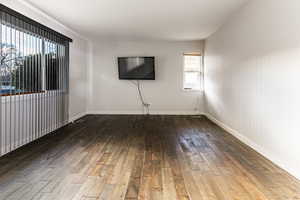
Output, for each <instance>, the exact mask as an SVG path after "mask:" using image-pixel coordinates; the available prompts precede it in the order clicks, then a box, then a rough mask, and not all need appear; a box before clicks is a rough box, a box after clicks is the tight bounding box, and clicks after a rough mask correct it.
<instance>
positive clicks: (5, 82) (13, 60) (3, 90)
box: [0, 4, 72, 96]
mask: <svg viewBox="0 0 300 200" xmlns="http://www.w3.org/2000/svg"><path fill="white" fill-rule="evenodd" d="M0 9H1V12H0V13H1V15H0V19H1V21H0V34H1V36H0V40H1V43H0V45H1V46H0V62H1V63H0V64H1V66H0V94H1V95H2V96H10V95H20V94H28V93H40V92H46V91H55V90H61V89H66V86H67V81H68V77H67V70H68V47H69V42H70V41H72V40H71V39H69V38H67V37H65V36H63V35H61V34H60V33H57V32H55V31H53V30H52V29H49V28H47V27H45V26H43V25H41V24H39V23H38V22H35V21H33V20H31V19H29V18H27V17H25V16H23V15H21V14H19V13H17V12H15V11H13V10H11V9H9V8H7V7H5V6H4V5H2V4H1V5H0Z"/></svg>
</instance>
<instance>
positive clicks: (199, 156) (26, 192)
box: [0, 116, 300, 200]
mask: <svg viewBox="0 0 300 200" xmlns="http://www.w3.org/2000/svg"><path fill="white" fill-rule="evenodd" d="M0 199H1V200H2V199H5V200H12V199H21V200H29V199H33V200H37V199H43V200H55V199H63V200H67V199H73V200H96V199H103V200H119V199H125V200H137V199H140V200H146V199H147V200H148V199H149V200H150V199H151V200H156V199H157V200H176V199H178V200H188V199H190V200H202V199H203V200H215V199H218V200H292V199H294V200H295V199H300V182H299V181H297V180H296V179H295V178H293V177H291V176H290V175H288V174H287V173H286V172H284V171H283V170H281V169H280V168H278V167H277V166H275V165H274V164H272V163H271V162H270V161H268V160H266V159H265V158H263V157H262V156H260V155H259V154H257V153H256V152H254V151H253V150H252V149H250V148H249V147H247V146H245V145H244V144H242V143H241V142H239V141H238V140H237V139H235V138H234V137H232V136H231V135H230V134H228V133H226V132H225V131H223V130H222V129H221V128H219V127H217V126H216V125H215V124H213V123H212V122H210V121H209V120H208V119H206V118H205V117H183V116H87V117H84V118H83V119H81V120H79V121H78V122H77V123H76V124H72V125H69V126H67V127H65V128H63V129H61V130H59V131H57V132H56V133H53V134H51V135H49V136H46V137H44V138H41V139H40V140H38V141H36V142H34V143H32V144H29V145H27V146H25V147H23V148H21V149H19V150H17V151H15V152H12V153H11V154H9V155H7V156H4V157H2V158H1V159H0Z"/></svg>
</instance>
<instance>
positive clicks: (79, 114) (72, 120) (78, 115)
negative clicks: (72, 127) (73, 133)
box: [69, 112, 88, 123]
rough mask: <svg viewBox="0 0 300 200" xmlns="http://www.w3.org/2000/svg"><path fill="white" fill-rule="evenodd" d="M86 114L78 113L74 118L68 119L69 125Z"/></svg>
mask: <svg viewBox="0 0 300 200" xmlns="http://www.w3.org/2000/svg"><path fill="white" fill-rule="evenodd" d="M87 114H88V113H87V112H82V113H78V114H76V115H75V116H73V117H70V118H69V123H73V122H74V121H76V120H77V119H79V118H81V117H83V116H85V115H87Z"/></svg>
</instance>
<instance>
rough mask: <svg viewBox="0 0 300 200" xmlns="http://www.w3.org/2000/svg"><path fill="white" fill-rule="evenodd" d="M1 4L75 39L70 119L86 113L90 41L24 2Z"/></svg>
mask: <svg viewBox="0 0 300 200" xmlns="http://www.w3.org/2000/svg"><path fill="white" fill-rule="evenodd" d="M0 3H2V4H4V5H5V6H7V7H9V8H11V9H14V10H16V11H18V12H20V13H22V14H24V15H25V16H27V17H30V18H32V19H34V20H36V21H38V22H40V23H41V24H44V25H46V26H48V27H50V28H52V29H54V30H56V31H58V32H60V33H62V34H65V35H67V36H68V37H70V38H72V39H73V43H71V44H70V105H69V106H70V107H69V108H70V109H69V117H70V119H71V120H72V119H75V118H78V117H79V116H81V115H82V114H84V113H86V102H87V99H86V97H87V89H86V87H87V68H88V53H89V51H88V41H87V40H86V39H84V38H83V37H82V36H80V35H79V34H77V33H75V32H73V31H72V30H71V29H69V28H68V27H65V26H64V25H62V24H60V23H59V22H57V21H55V20H54V19H53V18H50V17H49V16H47V15H45V14H44V13H42V12H41V11H39V10H37V9H35V8H34V7H32V6H30V5H28V4H27V3H24V2H23V1H22V0H1V1H0Z"/></svg>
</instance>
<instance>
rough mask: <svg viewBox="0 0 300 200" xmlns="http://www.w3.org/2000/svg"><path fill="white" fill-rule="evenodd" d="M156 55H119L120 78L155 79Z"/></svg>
mask: <svg viewBox="0 0 300 200" xmlns="http://www.w3.org/2000/svg"><path fill="white" fill-rule="evenodd" d="M154 62H155V59H154V57H119V58H118V68H119V79H126V80H155V69H154V68H155V66H154Z"/></svg>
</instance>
